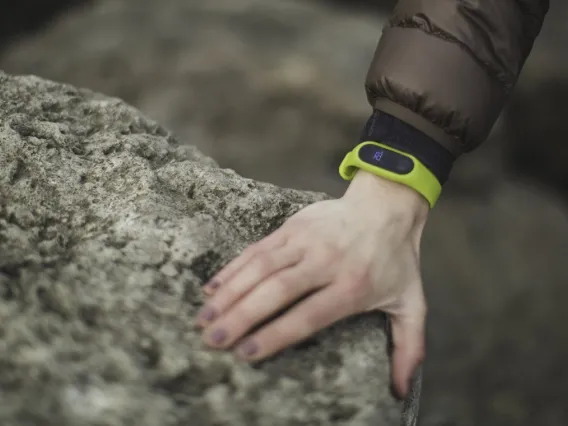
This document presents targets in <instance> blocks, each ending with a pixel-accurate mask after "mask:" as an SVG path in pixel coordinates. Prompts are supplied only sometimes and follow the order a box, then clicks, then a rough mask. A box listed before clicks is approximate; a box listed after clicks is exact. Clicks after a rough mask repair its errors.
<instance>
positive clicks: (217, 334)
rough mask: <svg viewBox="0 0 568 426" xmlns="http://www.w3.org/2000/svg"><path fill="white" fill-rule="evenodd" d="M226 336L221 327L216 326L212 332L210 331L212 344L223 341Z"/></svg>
mask: <svg viewBox="0 0 568 426" xmlns="http://www.w3.org/2000/svg"><path fill="white" fill-rule="evenodd" d="M226 338H227V332H226V331H225V330H223V329H221V328H218V329H217V330H215V331H214V332H213V333H211V342H213V344H215V345H218V344H220V343H223V341H224V340H225V339H226Z"/></svg>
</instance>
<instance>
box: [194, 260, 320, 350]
mask: <svg viewBox="0 0 568 426" xmlns="http://www.w3.org/2000/svg"><path fill="white" fill-rule="evenodd" d="M317 272H319V270H318V269H317V268H314V265H313V264H311V263H309V262H302V263H300V264H299V265H297V266H295V267H290V268H286V269H283V270H281V271H280V272H277V273H275V274H272V275H271V276H270V277H268V278H267V279H266V280H265V281H264V282H262V283H261V284H260V285H258V286H256V287H255V288H254V289H253V290H251V291H250V293H248V294H247V295H246V296H245V297H243V298H242V299H240V300H239V301H238V302H237V303H235V304H234V305H233V306H232V307H231V308H229V309H228V310H227V311H222V312H223V313H222V314H221V315H220V316H219V318H218V319H217V320H215V321H214V322H213V323H211V324H210V325H209V326H208V327H207V329H206V330H205V335H204V337H205V341H206V342H207V343H208V344H209V345H211V346H214V347H217V348H227V347H229V346H232V345H233V344H234V343H235V342H236V341H237V340H239V339H240V338H242V337H243V336H244V335H245V334H246V333H247V332H249V331H250V330H251V329H252V328H253V327H254V326H256V325H258V324H260V323H262V322H263V321H265V320H266V319H268V318H270V317H271V316H272V315H273V314H275V313H278V312H279V311H280V310H282V309H284V308H286V307H288V306H289V305H290V304H292V303H293V302H295V301H296V300H298V299H299V298H301V297H302V296H304V295H305V294H307V293H308V292H309V291H311V290H313V289H315V288H317V286H318V285H321V283H319V282H318V274H317ZM226 288H229V287H226ZM223 290H225V288H223ZM221 291H222V290H221ZM221 291H220V292H219V294H218V295H215V298H217V296H219V295H221ZM249 351H250V349H249Z"/></svg>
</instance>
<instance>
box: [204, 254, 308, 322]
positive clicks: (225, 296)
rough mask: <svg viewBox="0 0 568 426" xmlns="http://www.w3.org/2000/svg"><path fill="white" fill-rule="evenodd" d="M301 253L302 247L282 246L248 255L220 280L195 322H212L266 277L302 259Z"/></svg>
mask: <svg viewBox="0 0 568 426" xmlns="http://www.w3.org/2000/svg"><path fill="white" fill-rule="evenodd" d="M302 254H303V252H302V250H300V249H298V248H297V247H294V246H286V245H285V246H283V247H281V248H276V249H274V250H268V251H264V252H260V253H258V252H257V253H256V254H255V255H253V256H252V257H249V261H248V262H247V263H245V264H243V265H242V266H241V267H240V269H238V270H237V271H236V272H234V273H233V275H232V276H230V278H229V279H228V280H226V281H222V285H220V286H219V287H218V288H217V290H216V291H215V294H214V295H213V296H212V297H211V298H210V299H209V300H208V301H207V303H206V304H205V306H204V307H203V309H202V310H201V311H200V313H199V314H198V317H197V322H198V324H199V325H200V326H206V325H208V324H210V323H211V322H213V321H214V320H215V319H217V318H218V317H219V316H220V315H222V314H223V313H224V312H225V311H227V310H228V309H229V308H230V307H231V306H232V305H234V304H235V303H236V302H237V301H238V300H239V299H241V298H242V297H243V296H244V295H245V294H247V293H248V292H249V291H250V290H251V289H253V288H254V287H255V286H257V285H258V284H259V283H261V282H262V281H264V280H265V279H266V278H268V277H269V276H271V275H272V274H274V273H276V272H278V271H280V270H282V269H284V268H287V267H290V266H293V265H295V264H297V263H298V262H299V261H300V260H301V259H302Z"/></svg>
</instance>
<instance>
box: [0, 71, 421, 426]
mask: <svg viewBox="0 0 568 426" xmlns="http://www.w3.org/2000/svg"><path fill="white" fill-rule="evenodd" d="M0 105H1V108H0V291H1V296H2V297H1V298H0V336H1V341H0V343H1V346H0V393H1V396H0V401H1V402H0V423H1V424H2V425H6V426H24V425H37V424H42V425H59V426H65V425H69V426H70V425H74V426H75V425H85V426H86V425H93V426H94V425H97V426H99V425H109V426H110V425H113V426H115V425H127V424H132V419H136V424H137V425H140V426H145V425H148V426H150V425H152V426H154V425H156V426H157V425H160V426H162V425H163V426H166V425H182V424H183V425H187V424H191V425H196V426H198V425H246V426H250V425H270V426H277V425H330V424H337V425H368V426H373V425H377V424H382V425H400V424H401V417H402V414H401V412H402V409H403V407H402V405H401V402H399V401H397V400H395V398H394V397H393V396H392V395H391V393H390V390H389V389H390V387H389V359H388V351H387V344H386V337H385V332H384V321H383V317H382V316H380V315H378V314H372V315H364V316H359V317H355V318H352V319H349V320H347V321H343V322H341V323H339V324H337V325H335V326H334V327H331V328H330V329H328V330H326V331H324V332H322V333H320V334H319V335H317V336H316V337H315V338H314V339H311V340H310V341H308V342H306V343H304V344H303V345H300V346H298V347H296V348H291V349H289V350H287V351H285V352H284V353H282V354H281V355H280V356H277V357H274V358H272V359H271V360H268V361H266V362H264V363H261V364H259V365H257V366H250V365H248V364H245V363H242V362H238V361H236V359H234V357H233V356H232V355H231V354H230V353H225V352H216V351H212V350H209V349H207V348H206V347H205V345H204V344H203V343H202V341H201V338H200V335H199V332H198V330H196V328H195V324H194V315H195V313H196V311H197V309H198V308H199V306H200V305H201V304H202V302H203V296H202V293H201V290H200V286H201V284H202V283H203V282H204V281H205V280H207V279H208V278H209V277H210V276H211V275H212V274H213V273H214V272H215V271H216V270H217V269H218V268H219V267H220V266H221V265H223V264H224V263H225V262H227V261H228V260H229V259H231V258H232V257H234V256H235V255H236V254H238V252H239V251H240V250H241V249H243V248H244V247H245V246H246V245H248V244H250V243H252V242H253V241H255V240H258V239H260V238H262V237H263V236H265V235H267V234H268V233H270V232H271V231H272V230H274V229H276V228H277V227H278V226H279V225H280V224H281V223H282V222H283V221H284V220H285V219H286V218H287V217H289V216H290V215H291V214H293V213H294V212H296V211H297V210H299V209H300V208H302V207H303V206H306V205H308V204H309V203H313V202H315V201H318V200H322V199H325V198H327V196H325V195H324V194H321V193H308V192H301V191H297V190H292V189H282V188H279V187H276V186H273V185H271V184H267V183H260V182H256V181H254V180H251V179H247V178H243V177H241V176H239V175H237V174H236V173H235V172H234V171H232V170H228V169H222V168H219V167H218V166H217V164H216V163H215V162H214V161H213V160H212V159H210V158H209V157H206V156H205V155H204V154H202V153H201V152H200V151H199V150H197V149H196V148H194V147H193V146H191V145H187V144H185V145H181V144H179V142H178V141H177V140H176V139H175V138H174V137H173V136H172V135H171V134H170V133H169V132H168V131H166V130H165V129H163V128H162V127H160V126H159V125H158V124H156V123H155V122H154V121H152V120H150V119H148V118H146V117H145V116H143V115H142V114H141V113H139V112H138V111H137V110H136V109H134V108H133V107H130V106H128V105H126V104H125V103H123V102H122V101H120V100H118V99H115V98H109V97H104V96H101V95H97V94H95V93H93V92H91V91H88V90H79V89H75V88H74V87H72V86H69V85H62V84H57V83H53V82H49V81H45V80H42V79H40V78H36V77H10V76H8V75H7V74H4V73H0ZM417 384H418V385H419V381H417ZM417 391H419V388H417ZM409 408H410V409H409ZM417 408H418V400H417V399H415V400H409V401H408V402H407V404H406V407H405V409H404V413H405V415H404V421H403V424H404V425H405V426H406V425H412V424H414V422H415V418H416V413H417Z"/></svg>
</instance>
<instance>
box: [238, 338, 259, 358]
mask: <svg viewBox="0 0 568 426" xmlns="http://www.w3.org/2000/svg"><path fill="white" fill-rule="evenodd" d="M257 351H258V345H257V344H256V343H255V342H254V341H252V340H250V339H249V340H245V341H244V342H243V343H241V344H240V345H239V347H238V348H237V353H238V354H239V355H241V356H244V357H249V356H252V355H254V354H255V353H256V352H257Z"/></svg>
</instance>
